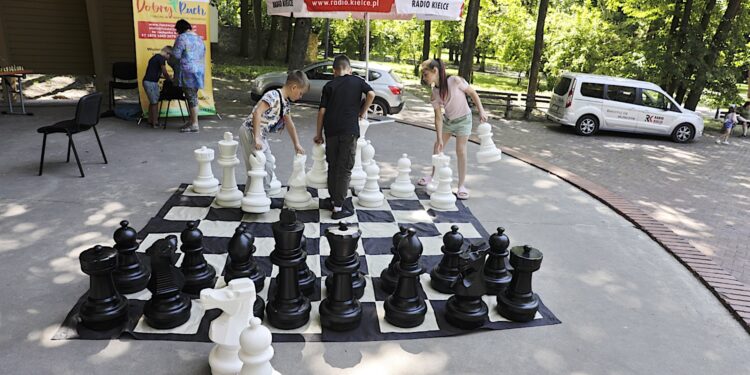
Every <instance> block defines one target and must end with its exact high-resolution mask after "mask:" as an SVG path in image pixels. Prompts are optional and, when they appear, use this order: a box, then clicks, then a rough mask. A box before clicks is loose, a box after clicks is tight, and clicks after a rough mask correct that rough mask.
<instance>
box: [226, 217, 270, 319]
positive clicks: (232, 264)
mask: <svg viewBox="0 0 750 375" xmlns="http://www.w3.org/2000/svg"><path fill="white" fill-rule="evenodd" d="M254 242H255V237H253V235H252V234H250V232H249V231H248V230H247V225H246V224H245V223H241V224H240V225H239V226H237V229H235V230H234V236H232V238H231V239H230V240H229V246H228V251H227V252H228V254H229V256H228V257H227V266H226V268H225V271H224V281H225V282H226V283H227V284H229V282H230V281H231V280H234V279H239V278H243V277H247V278H249V279H250V280H252V281H253V283H254V284H255V291H256V293H257V292H260V291H261V290H263V287H264V285H265V280H266V275H265V274H264V273H263V271H261V270H260V269H259V268H258V263H257V262H256V261H255V258H254V257H253V254H254V253H255V245H254ZM264 310H265V301H263V298H262V297H261V296H259V295H258V296H256V298H255V304H254V305H253V316H256V317H259V318H261V319H263V311H264Z"/></svg>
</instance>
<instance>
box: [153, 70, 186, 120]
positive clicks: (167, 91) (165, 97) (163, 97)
mask: <svg viewBox="0 0 750 375" xmlns="http://www.w3.org/2000/svg"><path fill="white" fill-rule="evenodd" d="M173 100H176V101H177V105H178V106H179V107H180V117H182V122H183V123H184V122H185V113H184V112H183V111H182V102H185V108H186V109H187V108H189V107H188V102H187V98H185V92H184V91H182V87H178V86H175V85H174V84H173V83H172V81H164V84H163V85H162V87H161V91H160V92H159V117H158V118H157V120H156V122H157V123H161V117H162V116H161V108H162V105H163V104H164V101H166V102H167V114H166V115H165V117H164V123H163V124H162V129H166V128H167V121H169V107H170V106H171V105H172V101H173Z"/></svg>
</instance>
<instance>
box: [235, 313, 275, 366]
mask: <svg viewBox="0 0 750 375" xmlns="http://www.w3.org/2000/svg"><path fill="white" fill-rule="evenodd" d="M272 342H273V336H272V335H271V331H270V330H269V329H268V328H266V327H265V326H263V325H262V324H261V321H260V319H259V318H252V319H250V326H249V327H247V328H245V330H243V331H242V334H240V355H239V357H240V360H241V361H242V363H243V365H242V371H240V375H279V372H278V371H276V370H274V368H273V366H271V358H273V346H271V343H272Z"/></svg>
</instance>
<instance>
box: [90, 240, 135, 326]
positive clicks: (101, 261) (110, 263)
mask: <svg viewBox="0 0 750 375" xmlns="http://www.w3.org/2000/svg"><path fill="white" fill-rule="evenodd" d="M78 260H79V261H80V263H81V270H82V271H83V272H84V273H86V274H87V275H89V280H90V281H89V291H88V295H87V297H86V300H85V301H84V302H83V304H82V305H81V309H80V311H79V316H80V318H81V323H82V324H83V326H85V327H86V328H89V329H93V330H97V331H103V330H108V329H113V328H115V327H118V326H121V325H122V324H123V323H124V322H125V321H126V320H127V316H128V299H127V298H125V297H124V296H122V295H120V293H119V292H118V291H117V289H116V288H115V283H114V281H113V279H112V272H113V271H114V270H115V268H116V267H117V252H116V251H115V250H114V249H113V248H111V247H104V246H100V245H96V246H94V247H93V248H91V249H88V250H86V251H84V252H83V253H81V255H80V256H79V257H78Z"/></svg>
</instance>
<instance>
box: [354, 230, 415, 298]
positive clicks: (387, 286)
mask: <svg viewBox="0 0 750 375" xmlns="http://www.w3.org/2000/svg"><path fill="white" fill-rule="evenodd" d="M406 233H407V232H406V227H405V226H403V225H399V227H398V232H396V234H394V235H393V237H392V241H393V247H391V254H393V257H392V258H391V262H390V263H388V268H386V269H384V270H383V272H381V273H380V289H383V291H385V292H386V293H388V294H391V293H393V291H394V290H396V283H397V282H398V250H397V249H398V243H399V242H401V240H402V239H403V238H405V237H406ZM360 298H362V297H360Z"/></svg>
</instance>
